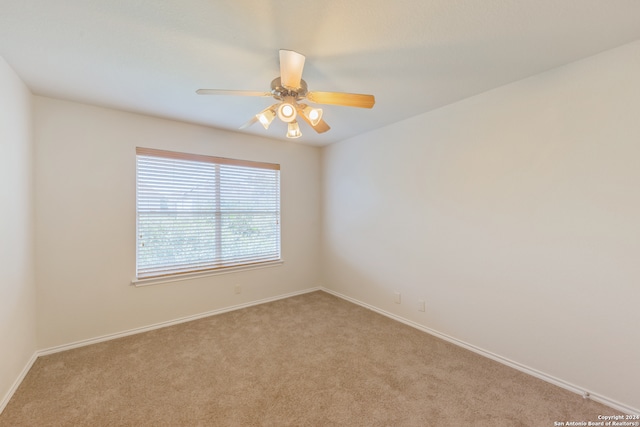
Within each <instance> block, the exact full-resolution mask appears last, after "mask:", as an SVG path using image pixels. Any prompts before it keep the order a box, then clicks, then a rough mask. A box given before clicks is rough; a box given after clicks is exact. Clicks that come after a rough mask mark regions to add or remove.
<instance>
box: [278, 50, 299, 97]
mask: <svg viewBox="0 0 640 427" xmlns="http://www.w3.org/2000/svg"><path fill="white" fill-rule="evenodd" d="M304 59H305V57H304V55H302V54H299V53H298V52H294V51H293V50H286V49H280V80H281V81H282V85H283V86H284V87H286V88H289V89H298V88H299V87H300V80H301V79H302V70H303V69H304Z"/></svg>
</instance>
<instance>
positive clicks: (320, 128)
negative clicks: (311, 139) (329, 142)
mask: <svg viewBox="0 0 640 427" xmlns="http://www.w3.org/2000/svg"><path fill="white" fill-rule="evenodd" d="M298 117H302V119H303V120H304V121H305V122H307V124H308V125H309V126H311V127H312V128H313V130H315V131H316V132H318V133H325V132H326V131H328V130H329V129H331V128H330V127H329V125H328V124H327V122H325V121H324V120H322V119H320V121H319V122H318V123H317V124H316V125H315V126H314V125H312V124H311V120H309V119H308V118H307V117H306V116H305V115H304V114H300V115H299V116H298Z"/></svg>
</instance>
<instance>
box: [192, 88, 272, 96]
mask: <svg viewBox="0 0 640 427" xmlns="http://www.w3.org/2000/svg"><path fill="white" fill-rule="evenodd" d="M196 93H197V94H198V95H236V96H273V94H272V93H271V92H258V91H252V90H225V89H198V90H197V91H196Z"/></svg>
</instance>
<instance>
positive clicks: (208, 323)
mask: <svg viewBox="0 0 640 427" xmlns="http://www.w3.org/2000/svg"><path fill="white" fill-rule="evenodd" d="M614 413H616V411H614V410H612V409H610V408H607V407H605V406H602V405H600V404H597V403H595V402H592V401H589V400H584V399H582V397H581V396H578V395H576V394H573V393H570V392H568V391H565V390H563V389H560V388H558V387H555V386H553V385H550V384H548V383H545V382H543V381H540V380H538V379H535V378H532V377H530V376H528V375H525V374H523V373H520V372H518V371H516V370H513V369H511V368H508V367H505V366H503V365H501V364H498V363H496V362H493V361H491V360H489V359H486V358H484V357H481V356H479V355H476V354H474V353H471V352H469V351H466V350H463V349H461V348H458V347H456V346H454V345H452V344H449V343H447V342H444V341H441V340H439V339H436V338H434V337H432V336H430V335H428V334H425V333H423V332H420V331H418V330H416V329H413V328H411V327H409V326H406V325H403V324H401V323H398V322H395V321H393V320H391V319H388V318H386V317H384V316H381V315H379V314H376V313H374V312H371V311H369V310H366V309H364V308H362V307H359V306H356V305H354V304H351V303H349V302H346V301H343V300H341V299H338V298H336V297H334V296H332V295H329V294H327V293H324V292H315V293H311V294H305V295H301V296H297V297H293V298H289V299H285V300H280V301H276V302H272V303H268V304H263V305H260V306H255V307H250V308H247V309H244V310H238V311H235V312H230V313H226V314H222V315H217V316H212V317H209V318H206V319H201V320H197V321H193V322H189V323H185V324H181V325H177V326H172V327H168V328H164V329H161V330H156V331H152V332H147V333H144V334H138V335H134V336H130V337H126V338H121V339H118V340H113V341H109V342H104V343H100V344H95V345H91V346H88V347H83V348H78V349H74V350H70V351H66V352H63V353H58V354H53V355H50V356H45V357H41V358H40V359H38V360H37V361H36V363H35V364H34V366H33V368H32V369H31V371H30V372H29V374H28V375H27V377H26V378H25V380H24V382H23V383H22V385H21V386H20V388H19V389H18V390H17V392H16V393H15V395H14V397H13V398H12V400H11V401H10V402H9V404H8V405H7V407H6V409H5V411H4V412H3V413H2V415H0V425H1V426H12V427H17V426H554V422H556V421H558V422H566V421H597V416H598V415H599V414H606V415H611V414H614Z"/></svg>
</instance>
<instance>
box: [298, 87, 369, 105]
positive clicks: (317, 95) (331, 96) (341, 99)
mask: <svg viewBox="0 0 640 427" xmlns="http://www.w3.org/2000/svg"><path fill="white" fill-rule="evenodd" d="M307 99H308V100H309V101H311V102H315V103H316V104H331V105H342V106H345V107H358V108H373V105H374V104H375V103H376V99H375V97H374V96H373V95H363V94H360V93H343V92H315V91H314V92H309V93H307Z"/></svg>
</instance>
